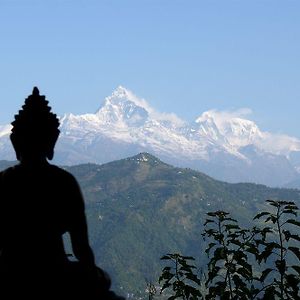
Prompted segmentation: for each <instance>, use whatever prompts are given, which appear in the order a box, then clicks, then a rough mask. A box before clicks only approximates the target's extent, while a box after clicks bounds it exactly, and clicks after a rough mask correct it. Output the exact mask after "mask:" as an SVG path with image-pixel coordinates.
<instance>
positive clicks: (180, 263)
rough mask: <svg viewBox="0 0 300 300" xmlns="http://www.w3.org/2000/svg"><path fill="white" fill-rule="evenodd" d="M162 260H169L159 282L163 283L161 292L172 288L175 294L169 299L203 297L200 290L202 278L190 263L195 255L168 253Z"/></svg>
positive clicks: (192, 299)
mask: <svg viewBox="0 0 300 300" xmlns="http://www.w3.org/2000/svg"><path fill="white" fill-rule="evenodd" d="M161 260H165V261H168V266H166V267H164V269H163V270H162V274H161V276H160V277H159V283H163V285H162V288H161V293H162V292H163V291H164V290H166V289H170V288H171V289H172V291H173V295H172V296H170V297H169V298H168V300H173V299H177V298H181V299H184V300H197V299H203V297H202V295H201V293H200V291H199V285H200V279H199V278H198V276H197V274H195V273H194V271H195V269H196V267H195V266H194V265H192V264H191V263H190V261H194V260H195V259H194V258H193V257H191V256H182V255H180V254H178V253H175V254H167V255H165V256H163V257H162V258H161Z"/></svg>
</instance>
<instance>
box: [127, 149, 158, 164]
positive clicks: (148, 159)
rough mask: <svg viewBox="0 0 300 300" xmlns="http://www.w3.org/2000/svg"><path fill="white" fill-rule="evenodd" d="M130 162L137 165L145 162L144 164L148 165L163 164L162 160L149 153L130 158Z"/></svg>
mask: <svg viewBox="0 0 300 300" xmlns="http://www.w3.org/2000/svg"><path fill="white" fill-rule="evenodd" d="M127 159H128V160H131V161H136V162H137V163H140V162H144V163H148V164H151V165H152V164H155V165H157V164H160V163H163V162H162V161H161V160H160V159H158V158H157V157H155V156H154V155H152V154H150V153H148V152H141V153H139V154H137V155H135V156H132V157H129V158H127Z"/></svg>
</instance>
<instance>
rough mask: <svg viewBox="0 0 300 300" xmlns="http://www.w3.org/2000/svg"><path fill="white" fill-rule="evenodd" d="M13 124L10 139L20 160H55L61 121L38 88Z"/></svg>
mask: <svg viewBox="0 0 300 300" xmlns="http://www.w3.org/2000/svg"><path fill="white" fill-rule="evenodd" d="M11 124H12V126H13V128H12V131H11V135H10V139H11V142H12V144H13V147H14V149H15V152H16V156H17V159H18V160H20V161H22V160H24V159H30V160H35V159H42V158H45V159H46V158H48V159H49V160H51V159H52V158H53V155H54V147H55V144H56V141H57V139H58V136H59V133H60V131H59V129H58V128H59V120H58V118H57V116H56V115H55V114H53V113H52V112H51V107H50V106H48V101H47V100H46V99H45V96H41V95H40V93H39V90H38V88H37V87H34V89H33V92H32V95H30V96H28V98H26V99H25V104H24V105H23V106H22V109H21V110H19V113H18V114H17V115H15V120H14V121H13V122H12V123H11Z"/></svg>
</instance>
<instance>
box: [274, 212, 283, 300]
mask: <svg viewBox="0 0 300 300" xmlns="http://www.w3.org/2000/svg"><path fill="white" fill-rule="evenodd" d="M276 217H277V220H276V223H277V229H278V234H279V241H280V266H281V267H282V265H283V240H282V233H281V227H280V206H279V207H278V208H277V215H276ZM279 273H280V297H281V299H283V272H282V269H281V270H279Z"/></svg>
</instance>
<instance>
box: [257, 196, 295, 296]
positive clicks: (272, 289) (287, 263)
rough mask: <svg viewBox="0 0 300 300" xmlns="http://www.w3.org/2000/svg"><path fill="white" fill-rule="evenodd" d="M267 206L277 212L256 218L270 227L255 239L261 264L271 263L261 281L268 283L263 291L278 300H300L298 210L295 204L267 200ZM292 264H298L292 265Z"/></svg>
mask: <svg viewBox="0 0 300 300" xmlns="http://www.w3.org/2000/svg"><path fill="white" fill-rule="evenodd" d="M267 203H269V204H270V205H271V206H273V207H274V208H275V211H274V212H273V213H272V212H267V211H263V212H261V213H259V214H257V215H256V216H255V217H254V219H262V220H263V221H264V222H265V223H270V224H271V226H267V227H264V228H263V229H262V230H260V232H259V233H260V237H261V238H260V239H256V240H255V242H256V245H257V247H259V248H261V251H260V253H259V255H258V256H257V261H258V263H259V264H262V262H264V263H267V262H268V261H270V263H271V265H270V266H269V267H268V268H266V269H264V270H263V271H262V273H261V276H260V278H259V280H260V282H261V283H262V284H265V283H266V282H268V283H269V284H267V285H265V287H264V288H263V290H264V295H265V297H266V295H268V294H270V293H272V294H273V295H276V296H277V297H278V298H279V299H300V297H299V285H300V267H299V261H300V250H299V247H298V246H297V242H299V241H300V236H299V235H298V234H295V233H294V232H293V231H292V230H293V229H294V228H295V226H296V227H300V222H299V221H298V220H297V219H296V217H297V211H298V210H299V209H298V207H297V206H296V205H295V203H294V202H288V201H274V200H267ZM292 261H295V263H296V264H291V262H292ZM267 279H268V281H267Z"/></svg>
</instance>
